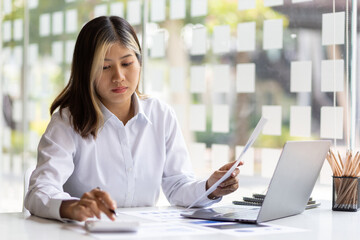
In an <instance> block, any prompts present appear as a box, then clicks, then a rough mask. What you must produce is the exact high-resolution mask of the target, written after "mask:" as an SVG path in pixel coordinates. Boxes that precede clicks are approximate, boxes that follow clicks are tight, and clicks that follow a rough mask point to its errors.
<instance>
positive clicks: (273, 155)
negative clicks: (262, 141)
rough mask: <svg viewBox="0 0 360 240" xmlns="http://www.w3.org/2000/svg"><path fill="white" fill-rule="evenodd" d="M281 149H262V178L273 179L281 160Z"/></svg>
mask: <svg viewBox="0 0 360 240" xmlns="http://www.w3.org/2000/svg"><path fill="white" fill-rule="evenodd" d="M280 154H281V149H273V148H262V149H261V176H262V177H264V178H271V177H272V175H273V174H274V171H275V168H276V164H277V162H278V160H279V157H280Z"/></svg>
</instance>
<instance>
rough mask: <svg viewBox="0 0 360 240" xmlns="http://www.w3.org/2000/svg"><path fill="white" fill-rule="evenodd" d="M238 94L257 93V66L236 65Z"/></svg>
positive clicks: (250, 64)
mask: <svg viewBox="0 0 360 240" xmlns="http://www.w3.org/2000/svg"><path fill="white" fill-rule="evenodd" d="M236 92H238V93H252V92H255V64H254V63H241V64H237V65H236Z"/></svg>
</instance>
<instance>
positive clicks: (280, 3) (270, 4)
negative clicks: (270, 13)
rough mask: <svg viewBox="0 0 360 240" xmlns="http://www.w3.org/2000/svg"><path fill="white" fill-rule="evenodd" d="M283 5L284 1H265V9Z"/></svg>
mask: <svg viewBox="0 0 360 240" xmlns="http://www.w3.org/2000/svg"><path fill="white" fill-rule="evenodd" d="M283 4H284V0H264V6H265V7H272V6H279V5H283Z"/></svg>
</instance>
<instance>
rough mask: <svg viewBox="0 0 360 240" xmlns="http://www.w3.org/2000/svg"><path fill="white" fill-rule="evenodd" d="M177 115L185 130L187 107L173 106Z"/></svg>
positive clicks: (181, 105)
mask: <svg viewBox="0 0 360 240" xmlns="http://www.w3.org/2000/svg"><path fill="white" fill-rule="evenodd" d="M172 107H173V109H174V111H175V114H176V118H177V120H178V122H179V124H180V128H181V129H184V127H185V124H186V123H187V122H186V119H187V118H186V116H187V115H186V110H185V105H184V104H173V105H172Z"/></svg>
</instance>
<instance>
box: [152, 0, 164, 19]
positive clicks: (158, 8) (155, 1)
mask: <svg viewBox="0 0 360 240" xmlns="http://www.w3.org/2000/svg"><path fill="white" fill-rule="evenodd" d="M150 10H151V12H150V13H151V14H150V16H151V21H152V22H161V21H164V20H165V0H151V9H150Z"/></svg>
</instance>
